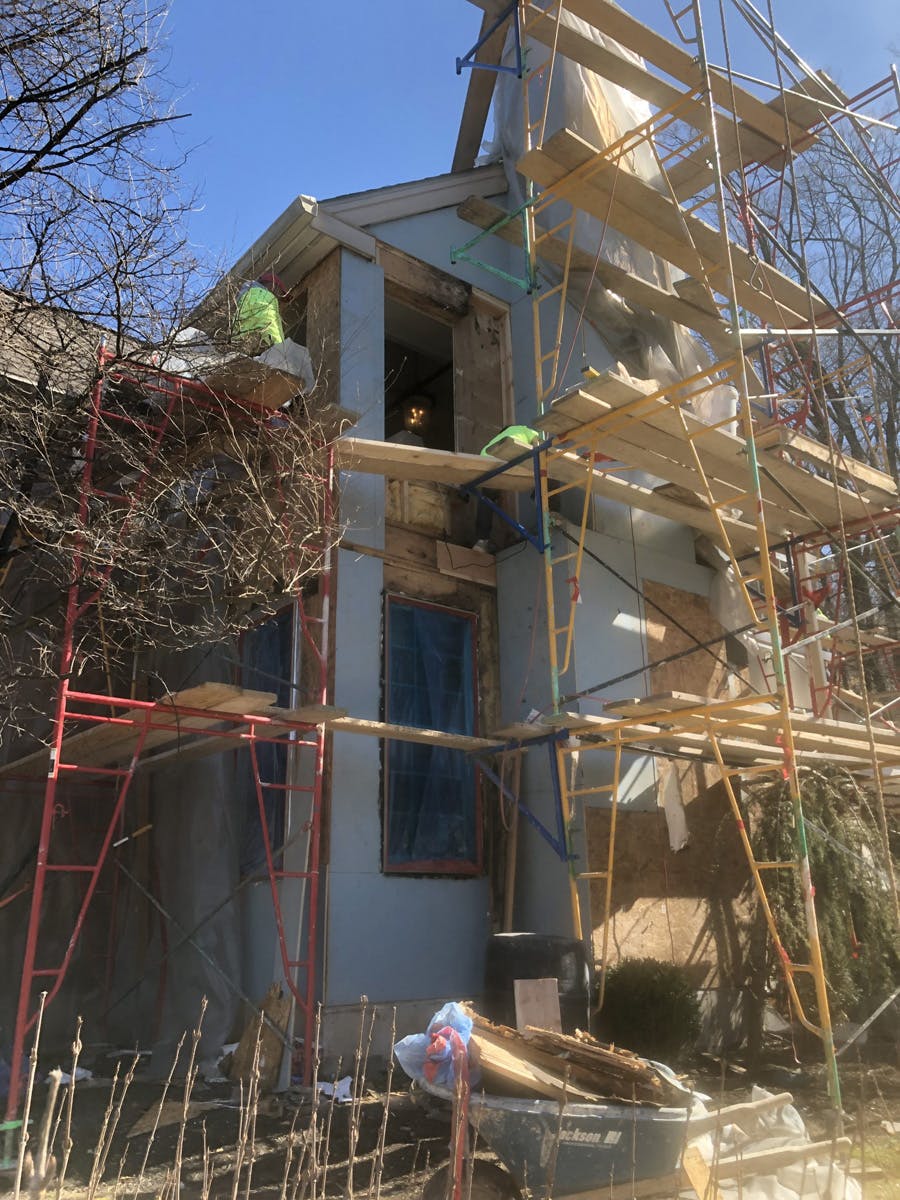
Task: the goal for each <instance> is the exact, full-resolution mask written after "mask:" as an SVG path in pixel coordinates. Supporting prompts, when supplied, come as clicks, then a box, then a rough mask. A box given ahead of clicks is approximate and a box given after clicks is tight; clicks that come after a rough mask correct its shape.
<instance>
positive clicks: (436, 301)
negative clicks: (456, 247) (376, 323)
mask: <svg viewBox="0 0 900 1200" xmlns="http://www.w3.org/2000/svg"><path fill="white" fill-rule="evenodd" d="M377 262H378V265H379V266H380V267H381V269H382V270H383V271H384V290H385V295H387V296H391V297H393V299H395V300H399V301H400V302H401V303H402V304H408V305H409V306H410V307H412V308H415V309H416V310H417V311H420V312H424V313H426V314H427V315H428V316H430V317H434V318H435V319H436V320H438V321H443V322H445V323H447V324H452V323H453V322H454V321H456V320H458V319H459V318H460V317H464V316H465V315H466V313H467V312H468V311H469V296H470V293H471V291H472V289H471V286H470V285H469V284H466V283H463V282H462V281H461V280H459V279H457V278H456V276H455V275H450V274H448V273H447V272H446V271H439V270H438V268H437V267H432V266H431V265H430V263H426V262H423V261H422V260H421V259H420V258H413V257H412V255H411V254H405V253H404V252H403V251H402V250H398V249H397V248H396V247H395V246H390V245H388V244H387V243H386V242H379V243H378V246H377Z"/></svg>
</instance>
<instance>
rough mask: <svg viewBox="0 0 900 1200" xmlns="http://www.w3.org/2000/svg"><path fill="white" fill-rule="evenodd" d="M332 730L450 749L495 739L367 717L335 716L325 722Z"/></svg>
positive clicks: (484, 744) (486, 746) (469, 747)
mask: <svg viewBox="0 0 900 1200" xmlns="http://www.w3.org/2000/svg"><path fill="white" fill-rule="evenodd" d="M327 725H328V728H329V729H330V730H331V732H332V733H359V734H363V735H364V736H365V737H375V738H385V739H387V740H388V741H396V742H416V743H418V744H420V745H423V746H444V747H446V748H447V749H450V750H487V749H489V748H490V747H491V746H495V745H496V742H495V741H493V740H491V739H490V738H480V737H471V736H469V735H468V734H464V733H444V732H443V731H442V730H440V729H416V728H415V727H414V726H412V725H392V724H391V723H390V722H387V721H367V720H363V719H362V718H361V717H336V718H335V719H334V720H333V721H328V722H327Z"/></svg>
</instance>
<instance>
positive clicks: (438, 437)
mask: <svg viewBox="0 0 900 1200" xmlns="http://www.w3.org/2000/svg"><path fill="white" fill-rule="evenodd" d="M384 373H385V382H384V411H385V438H386V439H387V440H388V441H394V442H405V443H406V444H408V445H413V446H430V447H431V448H432V449H435V450H453V449H455V445H454V422H453V333H452V330H451V329H450V328H449V326H447V325H442V324H441V322H440V321H435V320H433V319H432V318H431V317H428V316H426V315H425V314H424V313H421V312H419V311H417V310H416V309H414V308H411V307H409V306H408V305H406V304H401V303H400V302H399V301H398V300H394V299H393V298H392V297H390V296H386V297H385V302H384Z"/></svg>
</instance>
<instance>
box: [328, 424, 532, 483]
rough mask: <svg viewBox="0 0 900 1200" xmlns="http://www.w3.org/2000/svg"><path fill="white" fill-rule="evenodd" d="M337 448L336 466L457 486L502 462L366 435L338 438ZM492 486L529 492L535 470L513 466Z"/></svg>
mask: <svg viewBox="0 0 900 1200" xmlns="http://www.w3.org/2000/svg"><path fill="white" fill-rule="evenodd" d="M334 450H335V465H336V467H337V468H338V469H339V470H341V471H360V472H362V473H363V474H367V475H383V476H385V478H389V479H411V480H423V481H425V482H431V483H446V484H450V485H451V486H457V487H458V486H460V485H461V484H464V483H471V482H472V481H473V480H475V479H477V478H478V477H479V475H483V474H484V473H485V472H486V471H491V470H493V469H494V468H495V467H499V466H501V465H502V464H501V462H500V461H499V460H498V459H496V458H493V457H491V456H490V455H481V454H454V453H453V452H452V451H450V450H431V449H428V448H427V447H425V446H404V445H402V444H399V443H397V442H377V441H371V440H367V439H364V438H352V437H342V438H338V440H337V441H336V442H335V443H334ZM489 486H490V487H491V488H492V489H495V490H497V491H506V492H526V491H530V490H531V489H532V488H533V487H534V472H533V471H532V469H531V467H530V466H529V465H527V464H526V465H525V466H518V467H511V468H510V469H509V470H507V471H504V472H503V473H502V474H500V475H497V476H495V477H494V478H493V479H492V480H491V481H490V484H489Z"/></svg>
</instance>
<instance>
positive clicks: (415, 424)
mask: <svg viewBox="0 0 900 1200" xmlns="http://www.w3.org/2000/svg"><path fill="white" fill-rule="evenodd" d="M431 409H432V401H431V397H430V396H422V395H416V396H409V397H408V398H407V399H406V400H404V401H403V427H404V429H408V430H409V432H410V433H420V434H421V433H424V432H425V431H426V429H427V428H428V425H429V423H430V421H431Z"/></svg>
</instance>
